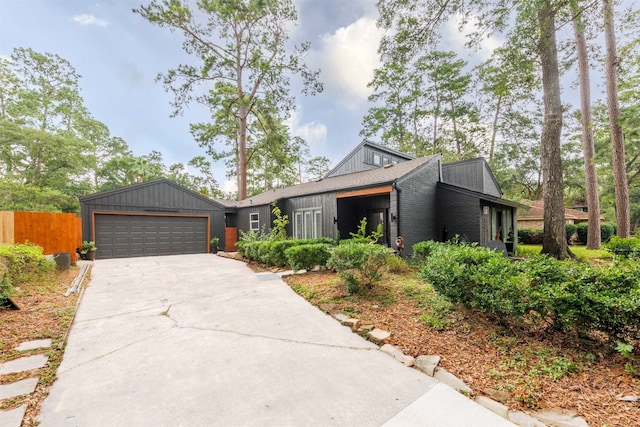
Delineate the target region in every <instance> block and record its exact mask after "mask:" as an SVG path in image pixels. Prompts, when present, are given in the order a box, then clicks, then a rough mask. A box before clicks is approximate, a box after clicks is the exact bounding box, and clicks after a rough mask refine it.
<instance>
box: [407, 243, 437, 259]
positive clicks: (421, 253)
mask: <svg viewBox="0 0 640 427" xmlns="http://www.w3.org/2000/svg"><path fill="white" fill-rule="evenodd" d="M441 244H442V243H439V242H436V241H433V240H426V241H424V242H418V243H416V244H415V245H413V246H412V249H413V258H415V259H416V260H417V261H418V262H421V261H424V260H426V259H427V258H429V257H430V256H431V253H433V251H434V250H435V249H436V248H437V247H439V246H440V245H441Z"/></svg>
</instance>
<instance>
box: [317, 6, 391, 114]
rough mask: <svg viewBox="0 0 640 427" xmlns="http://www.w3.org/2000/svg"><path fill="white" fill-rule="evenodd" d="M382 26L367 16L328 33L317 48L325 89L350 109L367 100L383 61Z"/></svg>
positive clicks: (318, 62) (318, 64) (318, 63)
mask: <svg viewBox="0 0 640 427" xmlns="http://www.w3.org/2000/svg"><path fill="white" fill-rule="evenodd" d="M382 33H383V32H382V30H380V29H379V28H377V27H376V21H375V19H373V18H368V17H363V18H360V19H358V20H357V21H355V22H354V23H352V24H351V25H349V26H347V27H342V28H339V29H338V30H336V31H335V32H334V33H333V34H326V35H324V36H323V37H322V39H321V48H320V50H319V51H316V52H314V54H313V55H312V60H313V61H314V63H315V64H314V65H316V66H319V67H320V69H321V70H322V75H321V78H322V80H323V82H324V85H325V90H326V91H327V92H328V93H330V94H331V95H332V96H335V97H336V98H338V100H339V101H340V102H342V103H344V104H345V105H346V106H347V107H349V108H350V109H356V108H357V107H358V106H359V105H360V104H361V103H363V102H366V101H367V98H368V97H369V94H370V93H371V90H370V89H369V88H368V87H367V83H369V82H370V81H371V79H372V78H373V70H374V69H375V68H377V67H378V66H379V65H380V61H379V59H378V52H377V51H378V44H379V43H380V38H381V37H382Z"/></svg>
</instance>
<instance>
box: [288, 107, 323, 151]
mask: <svg viewBox="0 0 640 427" xmlns="http://www.w3.org/2000/svg"><path fill="white" fill-rule="evenodd" d="M286 124H287V125H288V126H289V129H291V133H292V134H293V135H294V136H299V137H300V138H302V139H304V140H305V141H306V142H307V144H308V145H309V147H310V148H313V147H314V146H317V145H323V144H325V143H326V142H327V126H326V125H325V124H324V123H319V122H316V121H312V122H307V123H303V124H300V115H299V114H298V112H297V111H294V112H292V113H291V116H290V117H289V118H288V119H287V120H286Z"/></svg>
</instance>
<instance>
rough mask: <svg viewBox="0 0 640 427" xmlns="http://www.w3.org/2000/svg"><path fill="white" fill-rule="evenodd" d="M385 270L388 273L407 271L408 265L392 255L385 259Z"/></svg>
mask: <svg viewBox="0 0 640 427" xmlns="http://www.w3.org/2000/svg"><path fill="white" fill-rule="evenodd" d="M387 271H389V272H390V273H405V272H407V271H409V266H408V265H407V262H406V261H405V260H404V259H402V258H400V257H399V256H392V257H390V258H389V259H388V260H387Z"/></svg>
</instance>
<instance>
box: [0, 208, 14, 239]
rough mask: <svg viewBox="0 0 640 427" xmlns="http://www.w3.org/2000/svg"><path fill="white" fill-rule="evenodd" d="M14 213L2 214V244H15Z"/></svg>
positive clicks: (0, 230) (4, 212)
mask: <svg viewBox="0 0 640 427" xmlns="http://www.w3.org/2000/svg"><path fill="white" fill-rule="evenodd" d="M13 235H14V229H13V212H10V211H2V212H0V243H13Z"/></svg>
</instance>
